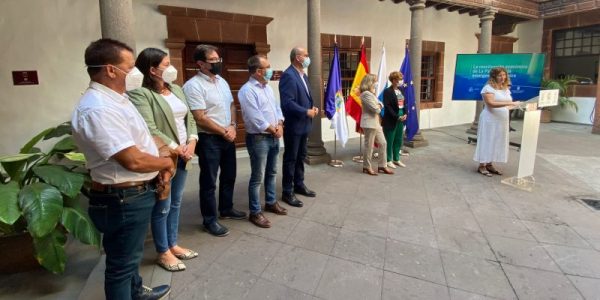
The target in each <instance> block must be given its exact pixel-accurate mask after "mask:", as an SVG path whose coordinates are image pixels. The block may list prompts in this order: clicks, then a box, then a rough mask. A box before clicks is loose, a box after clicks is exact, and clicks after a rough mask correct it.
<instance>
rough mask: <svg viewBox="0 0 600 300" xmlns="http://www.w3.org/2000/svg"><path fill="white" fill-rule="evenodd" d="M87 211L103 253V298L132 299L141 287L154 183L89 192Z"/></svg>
mask: <svg viewBox="0 0 600 300" xmlns="http://www.w3.org/2000/svg"><path fill="white" fill-rule="evenodd" d="M89 198H90V206H89V208H88V212H89V215H90V218H91V219H92V222H93V223H94V225H95V226H96V228H98V230H99V231H100V232H102V233H103V234H104V236H103V237H102V246H103V247H104V251H105V252H106V271H105V273H104V278H105V279H104V293H105V295H106V299H109V300H110V299H119V300H121V299H132V298H134V297H135V296H136V295H137V294H138V293H139V292H140V289H141V287H142V277H140V275H139V265H140V261H141V260H142V254H143V251H144V239H145V238H146V232H147V231H148V223H150V214H151V213H152V207H153V206H154V202H155V201H156V191H155V186H154V184H147V185H145V186H141V187H133V188H114V189H110V190H108V191H106V192H98V191H91V192H90V194H89Z"/></svg>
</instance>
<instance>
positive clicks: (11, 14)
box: [0, 0, 100, 155]
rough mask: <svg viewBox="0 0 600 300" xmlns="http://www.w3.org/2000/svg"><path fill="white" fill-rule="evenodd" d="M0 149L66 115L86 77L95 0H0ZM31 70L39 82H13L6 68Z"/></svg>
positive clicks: (96, 33) (95, 27) (96, 34)
mask: <svg viewBox="0 0 600 300" xmlns="http://www.w3.org/2000/svg"><path fill="white" fill-rule="evenodd" d="M0 11H1V12H2V13H1V14H2V16H0V45H1V46H0V47H1V53H2V63H0V90H1V91H2V97H1V99H0V103H1V105H0V138H1V140H2V143H1V144H0V155H5V154H10V153H13V152H17V151H18V150H19V149H20V148H21V146H22V145H23V144H24V143H26V142H27V141H28V140H29V139H30V138H31V137H32V136H34V135H35V134H37V133H38V132H40V131H42V130H43V129H45V128H47V127H50V126H54V125H58V124H59V123H62V122H64V121H68V120H69V119H70V115H71V112H72V111H73V107H74V106H75V104H76V102H77V100H78V98H79V96H80V95H81V93H82V92H83V91H84V90H85V89H86V88H87V85H88V82H89V79H88V76H87V73H86V72H85V68H84V66H85V64H84V61H83V52H84V50H85V48H86V47H87V45H88V44H89V43H90V41H92V40H95V39H98V38H100V21H99V18H100V17H99V16H100V15H99V7H98V1H94V0H85V1H82V0H52V1H40V0H2V1H0ZM17 70H37V71H38V78H39V83H40V84H39V85H30V86H14V85H13V82H12V73H11V71H17Z"/></svg>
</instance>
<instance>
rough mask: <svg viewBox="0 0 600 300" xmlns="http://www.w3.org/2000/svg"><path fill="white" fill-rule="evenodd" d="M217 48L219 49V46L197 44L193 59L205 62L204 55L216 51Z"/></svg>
mask: <svg viewBox="0 0 600 300" xmlns="http://www.w3.org/2000/svg"><path fill="white" fill-rule="evenodd" d="M217 50H219V48H217V47H215V46H213V45H204V44H202V45H198V46H197V47H196V49H195V50H194V61H199V60H200V61H204V62H205V61H206V56H207V55H208V54H209V53H211V52H213V51H215V52H218V51H217Z"/></svg>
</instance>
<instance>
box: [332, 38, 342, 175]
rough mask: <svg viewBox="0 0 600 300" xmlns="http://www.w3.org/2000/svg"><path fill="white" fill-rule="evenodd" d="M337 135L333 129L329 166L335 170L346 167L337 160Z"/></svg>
mask: <svg viewBox="0 0 600 300" xmlns="http://www.w3.org/2000/svg"><path fill="white" fill-rule="evenodd" d="M333 43H334V44H336V45H337V34H334V35H333ZM336 157H337V134H336V133H335V129H333V156H332V157H331V160H330V161H329V163H328V165H329V166H330V167H334V168H341V167H343V166H344V162H343V161H341V160H337V159H336Z"/></svg>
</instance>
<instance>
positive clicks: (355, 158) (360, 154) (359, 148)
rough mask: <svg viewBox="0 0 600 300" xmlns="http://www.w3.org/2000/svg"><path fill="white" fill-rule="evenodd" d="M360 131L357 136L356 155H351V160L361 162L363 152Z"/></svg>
mask: <svg viewBox="0 0 600 300" xmlns="http://www.w3.org/2000/svg"><path fill="white" fill-rule="evenodd" d="M362 136H363V135H362V132H360V133H359V136H358V143H359V144H358V155H356V156H354V157H352V161H353V162H355V163H359V164H360V163H362V162H363V152H362V144H363V143H362Z"/></svg>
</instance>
